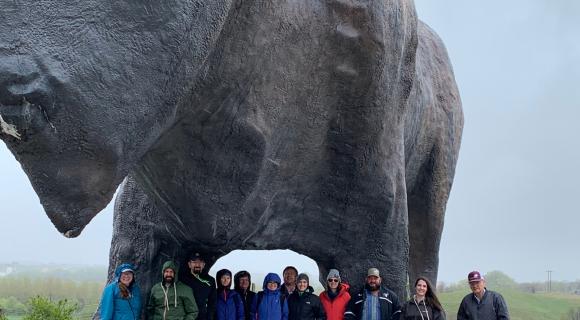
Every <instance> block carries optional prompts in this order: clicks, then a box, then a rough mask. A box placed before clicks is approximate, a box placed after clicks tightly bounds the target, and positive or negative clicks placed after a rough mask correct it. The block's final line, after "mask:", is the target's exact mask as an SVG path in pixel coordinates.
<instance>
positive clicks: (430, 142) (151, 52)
mask: <svg viewBox="0 0 580 320" xmlns="http://www.w3.org/2000/svg"><path fill="white" fill-rule="evenodd" d="M0 103H1V104H0V115H1V117H2V118H0V121H1V123H0V124H1V125H2V126H1V127H0V128H1V130H2V133H1V134H0V136H1V138H2V140H3V141H4V142H5V143H6V144H7V145H8V147H9V149H10V150H11V151H12V153H13V154H14V155H15V157H16V159H17V160H18V161H19V162H20V163H21V164H22V167H23V169H24V171H25V172H26V173H27V175H28V177H29V178H30V181H31V182H32V185H33V187H34V189H35V191H36V193H37V194H38V196H39V197H40V201H41V202H42V205H43V206H44V208H45V211H46V213H47V215H48V216H49V217H50V219H51V221H52V222H53V223H54V225H55V226H56V228H57V229H58V230H59V231H60V232H62V233H63V234H64V235H65V236H67V237H76V236H78V235H79V234H80V233H81V231H82V229H83V228H84V227H85V226H86V225H87V224H88V223H89V221H90V220H91V219H92V218H93V217H94V216H95V215H96V214H97V213H98V212H99V211H100V210H102V209H103V208H104V207H105V206H106V205H107V203H108V202H109V201H110V200H111V199H112V197H113V194H114V192H115V190H116V189H117V187H118V186H119V185H120V184H121V183H122V182H123V181H124V182H123V183H122V184H121V191H120V193H119V195H118V197H117V199H116V205H115V218H114V220H115V221H114V235H113V240H112V246H111V255H110V270H113V268H114V267H115V265H117V264H118V263H120V262H123V261H132V262H135V263H136V264H137V265H138V266H139V277H138V279H139V281H140V282H141V285H142V288H143V291H144V292H147V289H148V288H150V287H151V285H152V283H154V282H156V281H159V280H160V279H158V278H159V277H158V273H159V268H160V266H161V264H162V263H163V261H164V260H166V259H168V258H174V259H176V260H178V261H180V262H181V263H182V265H183V262H184V261H185V259H186V255H187V254H188V253H189V251H190V250H192V249H193V248H197V249H199V250H203V251H205V252H206V253H208V254H209V255H210V256H211V258H210V260H211V261H210V264H211V263H212V262H214V261H215V260H216V259H218V258H219V257H221V256H223V255H225V254H227V253H228V252H230V251H232V250H235V249H279V248H284V249H292V250H294V251H296V252H298V253H301V254H305V255H307V256H309V257H311V258H312V259H314V260H315V261H316V262H317V263H318V265H319V268H320V271H321V274H323V275H325V274H326V273H327V270H328V269H329V268H338V269H340V271H341V274H342V275H343V276H344V277H345V278H347V279H349V280H350V282H351V283H353V284H354V285H355V286H356V285H357V284H359V283H362V281H363V280H362V279H363V276H364V272H365V270H366V269H367V268H368V267H371V266H372V267H378V268H379V269H380V270H381V272H382V273H383V274H384V281H385V282H386V284H388V286H390V287H391V288H393V289H394V290H395V291H397V292H399V293H402V292H403V291H404V288H405V283H406V279H407V275H409V276H410V277H411V278H415V276H417V275H419V274H423V275H427V276H428V277H430V278H431V279H432V280H433V281H436V278H437V266H438V250H439V242H440V236H441V232H442V228H443V217H444V212H445V206H446V203H447V199H448V196H449V192H450V189H451V184H452V181H453V175H454V170H455V165H456V161H457V154H458V151H459V144H460V139H461V131H462V126H463V115H462V111H461V102H460V98H459V94H458V91H457V87H456V85H455V80H454V77H453V72H452V69H451V65H450V63H449V60H448V57H447V53H446V51H445V48H444V46H443V44H442V42H441V41H440V39H439V38H438V37H437V36H436V35H435V33H434V32H433V31H432V30H431V29H429V28H428V27H427V26H426V25H425V24H423V23H422V22H420V21H419V20H418V19H417V17H416V12H415V8H414V4H413V2H412V1H411V0H368V1H355V0H334V1H274V2H271V1H242V0H237V1H234V0H211V1H210V0H196V1H194V0H189V1H188V0H167V1H148V0H145V1H138V2H135V1H106V0H105V1H103V0H98V1H97V0H86V1H80V2H79V1H70V0H58V1H57V0H52V1H50V0H47V1H33V2H25V1H12V0H10V1H8V0H0ZM264 271H271V270H264ZM274 271H279V270H274Z"/></svg>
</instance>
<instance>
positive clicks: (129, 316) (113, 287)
mask: <svg viewBox="0 0 580 320" xmlns="http://www.w3.org/2000/svg"><path fill="white" fill-rule="evenodd" d="M124 269H131V270H135V267H134V266H133V265H132V264H129V263H124V264H122V265H120V266H118V267H117V269H115V278H114V279H113V281H112V282H111V283H109V284H108V285H107V286H106V287H105V289H104V290H103V296H102V297H101V313H100V316H101V320H137V319H139V318H140V316H141V290H139V286H138V285H137V283H135V274H134V273H133V282H131V284H130V285H129V287H128V288H127V289H129V297H128V298H123V296H121V289H119V282H120V280H121V271H122V270H124Z"/></svg>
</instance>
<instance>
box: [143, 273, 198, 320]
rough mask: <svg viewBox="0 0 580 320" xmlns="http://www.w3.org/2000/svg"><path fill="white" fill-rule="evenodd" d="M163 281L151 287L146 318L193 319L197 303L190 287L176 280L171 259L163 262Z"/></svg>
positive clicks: (165, 319)
mask: <svg viewBox="0 0 580 320" xmlns="http://www.w3.org/2000/svg"><path fill="white" fill-rule="evenodd" d="M161 274H162V276H163V281H161V282H160V283H158V284H156V285H154V286H153V288H151V294H150V296H149V302H148V303H147V319H148V320H195V319H196V317H197V305H196V303H195V298H194V297H193V293H192V292H191V288H189V287H188V286H186V285H185V284H183V283H181V282H179V281H177V280H176V278H177V268H176V267H175V263H173V261H167V262H165V263H164V264H163V268H162V271H161Z"/></svg>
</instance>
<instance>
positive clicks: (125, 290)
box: [119, 281, 133, 299]
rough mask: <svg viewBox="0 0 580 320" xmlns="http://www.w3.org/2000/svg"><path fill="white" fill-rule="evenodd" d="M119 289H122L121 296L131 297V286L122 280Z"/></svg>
mask: <svg viewBox="0 0 580 320" xmlns="http://www.w3.org/2000/svg"><path fill="white" fill-rule="evenodd" d="M131 284H133V282H131ZM119 291H121V297H123V299H129V297H131V292H130V291H129V288H127V286H126V285H125V284H123V283H122V282H121V281H119Z"/></svg>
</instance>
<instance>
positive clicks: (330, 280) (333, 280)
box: [328, 279, 338, 282]
mask: <svg viewBox="0 0 580 320" xmlns="http://www.w3.org/2000/svg"><path fill="white" fill-rule="evenodd" d="M328 282H338V279H328Z"/></svg>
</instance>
